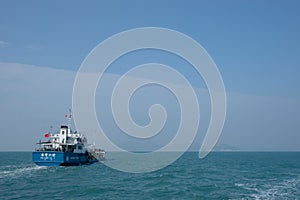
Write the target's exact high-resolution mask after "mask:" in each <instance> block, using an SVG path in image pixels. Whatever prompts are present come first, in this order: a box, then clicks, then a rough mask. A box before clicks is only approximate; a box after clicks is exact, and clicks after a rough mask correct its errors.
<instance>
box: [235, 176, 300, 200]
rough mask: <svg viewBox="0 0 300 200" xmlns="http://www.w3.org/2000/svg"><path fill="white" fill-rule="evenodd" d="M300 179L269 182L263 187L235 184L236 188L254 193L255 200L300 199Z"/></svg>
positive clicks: (251, 195) (252, 196) (252, 195)
mask: <svg viewBox="0 0 300 200" xmlns="http://www.w3.org/2000/svg"><path fill="white" fill-rule="evenodd" d="M299 185H300V177H298V178H292V179H287V180H283V181H281V182H278V183H274V184H273V183H272V182H268V183H265V184H263V185H258V184H249V183H247V184H243V183H235V186H237V187H240V188H243V189H245V190H248V191H252V192H253V193H252V194H250V197H251V198H253V199H257V200H258V199H277V198H285V199H289V198H296V197H297V198H298V195H299V192H298V191H299Z"/></svg>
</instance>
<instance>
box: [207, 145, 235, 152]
mask: <svg viewBox="0 0 300 200" xmlns="http://www.w3.org/2000/svg"><path fill="white" fill-rule="evenodd" d="M213 151H241V149H239V148H237V147H234V146H230V145H227V144H217V145H216V146H215V147H214V148H213Z"/></svg>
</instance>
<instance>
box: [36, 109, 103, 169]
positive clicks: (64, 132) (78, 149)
mask: <svg viewBox="0 0 300 200" xmlns="http://www.w3.org/2000/svg"><path fill="white" fill-rule="evenodd" d="M66 117H67V118H68V125H61V126H60V131H59V132H57V133H52V131H51V132H49V133H47V134H45V138H46V139H47V141H43V142H42V141H40V142H38V143H37V145H38V146H37V148H36V149H35V151H34V152H32V161H33V162H34V163H35V164H37V165H39V166H72V165H83V164H92V163H95V162H98V161H99V160H104V159H105V151H104V150H102V149H97V148H95V147H94V146H93V145H88V144H87V138H86V137H85V136H84V135H82V134H81V133H79V132H76V131H75V132H73V131H72V130H71V127H70V122H71V117H72V115H71V111H70V112H69V114H67V115H66Z"/></svg>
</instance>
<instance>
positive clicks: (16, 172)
mask: <svg viewBox="0 0 300 200" xmlns="http://www.w3.org/2000/svg"><path fill="white" fill-rule="evenodd" d="M14 167H16V166H14ZM10 168H12V167H10ZM45 168H46V167H42V166H28V167H22V168H15V169H12V170H3V171H0V178H5V177H14V176H21V175H24V174H28V173H31V172H32V171H35V170H40V169H45Z"/></svg>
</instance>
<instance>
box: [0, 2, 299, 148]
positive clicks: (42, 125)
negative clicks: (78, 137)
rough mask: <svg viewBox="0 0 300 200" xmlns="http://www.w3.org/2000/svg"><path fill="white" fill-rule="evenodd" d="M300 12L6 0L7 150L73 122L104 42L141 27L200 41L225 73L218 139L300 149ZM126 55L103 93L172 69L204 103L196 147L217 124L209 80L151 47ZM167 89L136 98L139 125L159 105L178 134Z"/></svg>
mask: <svg viewBox="0 0 300 200" xmlns="http://www.w3.org/2000/svg"><path fill="white" fill-rule="evenodd" d="M299 9H300V3H299V1H291V0H290V1H276V0H275V1H270V0H269V1H266V0H263V1H237V0H228V1H158V0H157V1H156V0H155V1H86V2H83V1H14V0H12V1H11V0H9V1H6V0H2V1H0V95H1V98H0V108H1V110H0V125H1V131H0V134H1V137H2V139H1V141H0V150H2V151H9V150H26V151H30V150H32V149H33V148H34V144H35V142H36V141H37V140H39V139H40V138H41V137H42V136H43V134H44V132H47V131H48V130H49V127H50V126H53V127H57V126H59V124H60V123H61V122H65V119H64V117H63V116H64V114H65V112H66V111H67V110H68V108H69V107H70V106H71V105H72V90H73V83H74V80H75V76H76V72H77V71H78V70H79V68H80V66H81V64H82V62H83V61H84V59H85V58H86V56H87V55H88V54H89V53H90V52H91V50H92V49H93V48H95V47H96V46H97V45H98V44H99V43H100V42H102V41H104V40H105V39H107V38H109V37H110V36H112V35H114V34H117V33H119V32H122V31H125V30H128V29H132V28H140V27H163V28H168V29H173V30H176V31H179V32H182V33H184V34H186V35H188V36H190V37H191V38H193V39H194V40H195V41H197V42H198V43H200V44H201V45H202V46H203V47H204V48H205V49H206V51H207V52H208V53H209V55H210V56H211V57H212V59H213V60H214V62H215V63H216V65H217V67H218V69H219V71H220V73H221V75H222V78H223V81H224V85H225V88H226V93H227V116H226V121H225V125H224V129H223V132H222V135H221V137H220V140H219V143H221V144H226V145H230V146H233V147H237V148H239V149H242V150H255V151H261V150H266V151H268V150H270V151H275V150H283V151H300V145H299V141H300V132H299V130H300V123H299V121H300V114H299V113H300V101H299V100H300V93H299V91H300V79H299V78H300V60H299V52H300V37H299V35H300V24H299V23H300V20H299V19H300V13H299ZM127 56H128V58H127V59H126V58H121V59H120V60H117V61H116V62H115V63H113V65H112V66H111V67H110V68H109V69H108V71H107V74H106V79H107V83H106V84H104V88H103V89H102V91H107V93H106V92H103V93H104V94H107V95H108V96H109V94H110V93H109V89H111V85H113V84H114V83H115V81H116V79H117V77H118V76H120V75H122V74H123V73H124V72H126V70H129V69H130V67H131V66H134V65H136V64H141V63H147V62H153V61H155V62H163V63H168V64H169V65H172V66H173V67H174V68H175V69H177V70H179V71H180V72H181V73H182V74H184V75H185V76H186V78H187V79H188V80H189V81H190V82H191V84H192V85H193V87H194V88H195V90H196V91H197V92H196V93H197V97H198V99H199V100H201V101H200V107H202V109H201V110H203V113H202V114H203V117H202V115H201V120H202V121H200V130H199V134H198V135H197V137H196V140H195V141H194V143H193V145H192V147H191V149H192V150H197V149H198V148H199V146H200V144H201V142H202V140H203V134H204V133H205V130H206V129H207V126H208V125H207V124H208V120H209V111H208V110H209V109H208V107H209V106H210V105H209V102H208V101H209V98H208V97H207V91H205V84H204V82H203V80H202V78H201V77H198V76H194V71H193V70H192V69H191V67H189V66H188V64H186V63H184V62H183V61H180V60H178V58H174V56H173V55H169V54H167V53H165V52H157V51H142V52H136V54H134V55H131V54H128V55H127ZM124 57H125V56H124ZM183 66H185V67H183ZM100 89H101V88H100V87H99V88H98V90H100ZM157 89H158V91H157V92H154V91H155V90H157ZM144 90H146V88H144ZM163 93H164V92H162V93H161V88H156V87H154V86H153V87H150V88H149V89H148V91H147V92H143V90H141V91H140V93H137V94H136V95H135V97H134V99H133V102H135V101H138V100H135V99H138V98H140V99H141V101H140V103H139V102H137V103H136V106H137V108H139V109H135V110H136V111H134V112H133V114H132V115H133V118H134V119H136V120H137V122H138V123H140V124H147V120H149V119H148V118H147V115H145V114H143V113H145V112H144V111H145V110H146V108H148V107H149V105H150V104H151V103H153V102H154V103H156V102H157V101H158V100H160V101H162V104H164V105H166V109H167V110H169V111H170V114H169V116H170V119H169V121H167V124H166V125H168V127H167V128H166V130H165V131H166V132H168V133H170V132H172V130H174V129H176V128H177V126H178V112H177V111H176V109H177V108H175V107H177V106H178V104H176V101H174V103H169V104H168V102H170V99H173V97H172V95H171V94H169V93H168V92H165V93H164V94H163ZM104 94H102V93H99V94H97V98H98V99H99V100H97V102H98V103H97V105H96V107H97V109H98V111H102V112H103V113H104V114H103V113H98V115H99V116H98V118H101V116H104V117H103V118H104V119H103V121H104V122H103V124H105V129H107V130H113V131H114V133H116V132H118V131H117V129H116V127H115V124H114V123H113V121H112V118H111V117H109V115H108V114H107V113H109V111H108V110H105V109H107V108H105V107H103V105H106V103H107V102H106V103H101V102H102V101H101V100H100V99H101V98H104V99H105V98H107V97H105V96H104ZM145 94H152V95H150V96H152V97H153V100H150V101H149V102H148V101H145V99H149V95H148V96H147V95H145ZM143 95H144V96H143ZM102 96H103V97H102ZM160 97H161V98H160ZM99 102H100V103H99ZM141 102H143V103H141ZM201 102H202V103H201ZM132 104H133V103H132ZM131 106H133V105H131ZM174 110H175V111H174ZM176 112H177V113H176ZM102 114H103V115H102ZM106 114H107V118H106V117H105V116H106ZM105 120H107V122H106V121H105ZM176 120H177V121H176ZM172 124H173V125H172ZM174 124H175V125H174ZM176 124H177V125H176ZM120 134H121V133H120ZM171 136H172V135H167V136H166V138H164V137H163V138H162V139H161V143H160V142H157V141H154V143H155V145H153V146H151V145H150V146H151V148H152V147H153V148H156V147H157V146H161V145H163V143H164V142H166V141H165V140H166V139H168V138H169V139H170V138H171ZM112 137H114V136H112ZM117 138H118V136H115V140H117ZM122 141H123V140H122ZM122 141H119V142H120V143H122ZM124 141H125V139H124ZM116 142H118V141H116ZM131 142H132V143H131ZM128 143H129V144H128ZM132 144H134V146H137V148H138V146H139V145H140V146H143V145H145V144H144V143H143V142H141V143H138V142H136V141H129V142H128V141H127V140H126V141H125V142H124V144H120V145H123V146H125V147H126V146H132ZM150 146H149V148H150ZM125 147H124V148H125Z"/></svg>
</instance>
